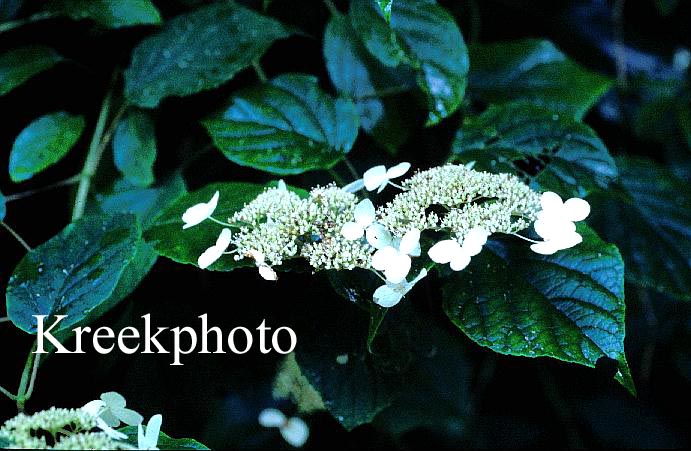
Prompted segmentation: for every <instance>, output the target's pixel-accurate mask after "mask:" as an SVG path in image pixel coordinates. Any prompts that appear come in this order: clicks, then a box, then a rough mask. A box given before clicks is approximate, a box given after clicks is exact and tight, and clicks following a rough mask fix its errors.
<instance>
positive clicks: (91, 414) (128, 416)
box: [0, 392, 162, 450]
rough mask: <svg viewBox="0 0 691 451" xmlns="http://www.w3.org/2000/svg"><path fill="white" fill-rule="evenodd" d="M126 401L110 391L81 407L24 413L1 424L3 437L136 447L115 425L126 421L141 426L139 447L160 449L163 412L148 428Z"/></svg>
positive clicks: (20, 444) (24, 444) (27, 443)
mask: <svg viewBox="0 0 691 451" xmlns="http://www.w3.org/2000/svg"><path fill="white" fill-rule="evenodd" d="M125 405H126V402H125V398H123V397H122V395H120V394H118V393H115V392H109V393H103V394H102V395H101V397H100V399H97V400H95V401H91V402H89V403H87V404H86V405H84V407H82V408H79V409H60V408H55V407H52V408H50V409H48V410H44V411H41V412H37V413H35V414H33V415H25V414H23V413H20V414H19V415H17V416H16V417H14V418H12V419H10V420H8V421H7V422H5V424H4V425H3V426H2V427H1V428H0V441H1V440H4V441H6V442H8V444H9V447H10V448H20V449H133V447H132V445H130V444H129V443H128V442H127V441H126V440H127V438H128V437H127V436H126V435H125V434H123V433H122V432H118V431H116V430H115V429H114V428H117V427H119V426H120V425H121V423H125V424H127V425H130V426H137V428H138V442H137V448H136V449H152V450H155V449H158V448H157V445H158V437H159V432H160V430H161V423H162V417H161V415H154V416H153V417H152V418H151V420H150V421H149V423H148V426H147V427H146V429H144V428H143V426H142V421H143V420H144V418H143V417H142V416H141V415H140V414H138V413H137V412H135V411H134V410H131V409H127V408H126V407H125Z"/></svg>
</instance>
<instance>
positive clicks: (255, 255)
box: [249, 251, 278, 281]
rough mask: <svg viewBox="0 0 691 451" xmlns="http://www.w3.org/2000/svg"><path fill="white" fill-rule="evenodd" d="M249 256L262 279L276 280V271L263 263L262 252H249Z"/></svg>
mask: <svg viewBox="0 0 691 451" xmlns="http://www.w3.org/2000/svg"><path fill="white" fill-rule="evenodd" d="M249 256H250V257H251V258H252V259H254V263H255V264H256V265H257V268H258V269H259V275H260V276H262V279H264V280H271V281H276V280H278V274H276V271H274V269H273V268H272V267H271V266H269V265H268V264H267V263H266V262H265V261H264V254H263V253H262V252H259V251H250V252H249Z"/></svg>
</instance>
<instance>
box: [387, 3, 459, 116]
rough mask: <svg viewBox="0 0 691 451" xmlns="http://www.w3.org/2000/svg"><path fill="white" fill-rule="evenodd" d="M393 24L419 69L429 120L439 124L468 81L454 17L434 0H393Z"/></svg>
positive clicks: (454, 106) (452, 108) (457, 99)
mask: <svg viewBox="0 0 691 451" xmlns="http://www.w3.org/2000/svg"><path fill="white" fill-rule="evenodd" d="M391 28H392V29H393V31H394V32H395V33H396V36H397V38H398V40H399V41H400V42H401V44H402V45H404V46H405V48H406V54H407V56H408V58H409V59H410V61H411V64H412V65H413V67H414V68H415V69H416V70H417V81H418V85H419V86H420V88H421V89H422V91H423V92H424V93H425V94H426V95H427V103H428V108H429V111H430V113H429V116H428V118H427V123H428V124H429V125H431V124H436V123H437V122H439V121H441V120H442V119H444V118H445V117H447V116H449V115H450V114H452V113H453V112H454V111H456V110H457V109H458V107H459V106H460V105H461V102H462V101H463V94H464V93H465V88H466V84H467V75H468V64H469V63H468V51H467V49H466V46H465V42H464V41H463V36H462V35H461V31H460V30H459V29H458V25H456V22H455V21H454V19H453V17H452V16H451V15H450V14H449V13H447V12H446V10H445V9H444V8H442V7H440V6H438V5H437V4H436V3H435V2H434V0H408V1H394V2H392V5H391Z"/></svg>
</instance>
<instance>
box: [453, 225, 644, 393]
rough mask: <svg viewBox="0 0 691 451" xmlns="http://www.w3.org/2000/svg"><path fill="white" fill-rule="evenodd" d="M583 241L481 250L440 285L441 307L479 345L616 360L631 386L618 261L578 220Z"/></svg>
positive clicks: (585, 361)
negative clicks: (541, 250)
mask: <svg viewBox="0 0 691 451" xmlns="http://www.w3.org/2000/svg"><path fill="white" fill-rule="evenodd" d="M578 231H579V232H580V233H581V234H582V235H583V243H581V244H579V245H577V246H576V247H573V248H571V249H567V250H564V251H560V252H557V253H556V254H554V255H550V256H542V255H538V254H534V253H532V252H531V251H530V249H529V248H528V245H527V244H525V243H519V244H515V242H513V241H512V243H511V244H506V245H505V246H501V247H499V248H498V250H497V254H498V255H496V254H493V253H492V252H489V251H485V252H483V253H481V254H480V255H478V256H477V257H475V258H474V259H473V261H472V263H471V264H470V266H469V267H468V268H467V269H466V270H464V271H461V272H459V273H456V274H454V275H452V276H450V278H449V280H448V282H446V283H445V284H444V286H443V298H444V310H445V311H446V314H447V315H448V316H449V318H451V320H452V321H453V323H454V324H456V325H457V326H458V327H459V328H460V329H461V330H462V331H463V332H465V333H466V335H468V336H469V337H470V338H471V339H473V340H474V341H476V342H477V343H478V344H480V345H482V346H486V347H488V348H491V349H492V350H494V351H496V352H499V353H502V354H510V355H516V356H525V357H553V358H556V359H559V360H563V361H566V362H573V363H578V364H581V365H586V366H589V367H595V365H596V363H597V361H598V360H599V359H600V358H602V357H609V358H611V359H614V360H616V361H617V362H618V363H619V369H618V371H617V373H616V376H615V378H616V379H617V380H618V381H619V382H621V383H622V385H624V386H625V387H626V388H627V389H628V390H629V391H631V392H634V391H635V388H634V385H633V380H632V379H631V375H630V372H629V368H628V364H627V362H626V355H625V354H624V335H625V326H624V316H625V315H624V311H625V304H624V262H623V261H622V259H621V256H620V254H619V251H618V250H617V248H616V246H614V245H611V244H607V243H605V242H603V241H602V240H601V239H600V238H599V237H598V236H597V235H596V234H595V232H593V231H592V230H591V229H589V228H588V227H587V226H583V225H581V226H579V228H578Z"/></svg>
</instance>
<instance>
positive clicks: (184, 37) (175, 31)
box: [125, 1, 290, 108]
mask: <svg viewBox="0 0 691 451" xmlns="http://www.w3.org/2000/svg"><path fill="white" fill-rule="evenodd" d="M289 35H290V32H289V31H288V30H287V29H286V28H285V27H284V26H283V25H282V24H281V23H280V22H277V21H275V20H273V19H271V18H269V17H265V16H262V15H261V14H257V13H255V12H254V11H252V10H250V9H247V8H245V7H243V6H240V5H238V4H236V3H234V2H232V1H224V2H219V3H215V4H212V5H208V6H204V7H202V8H199V9H197V10H196V11H193V12H191V13H187V14H182V15H180V16H178V17H175V18H174V19H172V20H171V21H170V22H167V23H166V24H165V25H164V27H163V29H162V30H161V31H160V32H159V33H157V34H155V35H153V36H150V37H148V38H146V39H144V40H143V41H142V42H141V43H140V44H139V45H138V46H137V47H136V48H135V49H134V51H133V52H132V62H131V63H130V66H129V68H128V69H127V70H126V72H125V96H126V97H127V98H128V99H129V100H130V101H131V102H133V103H134V104H136V105H139V106H141V107H146V108H152V107H155V106H157V105H158V104H159V102H160V101H161V100H162V99H163V98H165V97H169V96H187V95H190V94H195V93H197V92H200V91H204V90H208V89H213V88H215V87H217V86H219V85H221V84H222V83H225V82H226V81H228V80H230V79H231V78H233V76H235V74H236V73H238V72H239V71H241V70H242V69H244V68H246V67H248V66H249V65H251V64H252V62H253V61H254V60H255V59H257V58H259V57H260V56H261V55H262V54H263V53H264V52H265V51H266V50H267V49H268V48H269V46H270V45H271V44H272V43H273V42H274V41H275V40H277V39H282V38H286V37H288V36H289Z"/></svg>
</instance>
